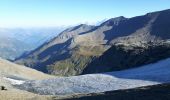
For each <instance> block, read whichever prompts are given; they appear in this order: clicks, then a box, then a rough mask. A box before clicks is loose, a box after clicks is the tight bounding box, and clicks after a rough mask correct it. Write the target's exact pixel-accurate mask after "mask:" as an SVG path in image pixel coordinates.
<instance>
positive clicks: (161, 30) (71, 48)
mask: <svg viewBox="0 0 170 100" xmlns="http://www.w3.org/2000/svg"><path fill="white" fill-rule="evenodd" d="M169 17H170V10H164V11H158V12H153V13H148V14H146V15H143V16H137V17H133V18H125V17H123V16H120V17H116V18H112V19H109V20H108V21H106V22H104V23H102V24H101V25H99V26H88V25H79V26H75V27H73V28H71V29H67V30H65V31H64V32H62V33H60V34H59V35H58V36H57V37H56V38H54V39H52V40H51V41H49V42H48V43H45V44H43V45H42V46H40V47H39V48H37V49H35V50H33V51H32V52H31V53H29V54H27V55H23V56H21V57H19V58H18V59H16V61H15V62H16V63H19V64H24V65H26V66H29V67H32V68H34V69H37V70H39V71H43V72H46V73H49V74H54V75H64V76H70V75H79V74H83V73H88V72H89V73H90V71H86V70H87V69H90V70H91V67H92V66H91V65H93V67H95V68H92V69H98V67H100V66H103V65H113V64H111V63H112V61H109V59H107V57H105V58H106V59H105V60H104V62H103V61H102V64H101V65H97V66H94V65H95V64H94V62H95V61H96V60H97V59H100V58H101V59H103V56H105V54H107V52H109V51H107V50H108V49H109V48H110V47H112V48H111V49H113V48H118V49H116V50H115V51H113V52H112V54H116V56H115V57H118V58H117V59H119V61H118V62H116V63H117V65H116V66H113V67H114V68H107V67H106V68H104V69H102V70H103V71H114V70H121V69H128V68H129V67H128V66H131V67H135V66H138V65H143V64H148V63H151V62H156V61H158V60H161V59H165V58H167V57H169V53H167V56H162V55H155V56H154V57H156V59H153V60H151V61H148V62H147V61H146V62H145V61H144V60H145V59H144V58H145V56H147V58H148V59H152V58H153V57H152V52H154V51H155V50H156V49H159V45H160V44H164V42H166V43H167V44H165V50H166V49H169V46H168V45H169V44H168V42H169V38H170V33H169V32H170V30H169V29H170V28H169V25H170V21H169V20H168V19H169ZM120 46H122V49H123V50H122V52H123V54H121V55H119V54H120V53H119V51H118V50H119V47H120ZM147 47H149V48H147ZM129 48H132V50H131V49H130V50H129ZM140 48H141V49H140ZM152 48H155V49H152ZM150 49H151V51H150ZM109 50H110V49H109ZM153 50H154V51H153ZM159 50H161V49H159ZM159 50H156V51H159ZM131 51H132V53H129V54H128V55H127V53H126V52H131ZM143 51H144V52H143ZM163 51H164V50H163ZM163 51H160V52H163ZM150 53H151V54H150ZM112 54H110V55H112ZM133 54H134V55H138V56H139V55H140V56H142V57H143V56H144V57H143V58H141V60H142V62H140V61H138V60H140V59H135V58H134V56H133ZM146 54H147V55H146ZM119 56H120V57H119ZM125 56H130V57H129V58H130V59H132V61H133V60H137V61H134V62H135V63H132V64H129V63H128V62H123V65H120V63H121V61H122V60H121V57H125ZM108 58H110V57H108ZM158 58H159V59H158ZM114 62H115V61H113V63H114ZM126 64H128V65H127V66H126ZM108 67H109V66H108ZM116 67H117V68H116ZM120 67H122V68H120ZM126 67H127V68H126ZM93 72H101V71H93V70H92V73H93Z"/></svg>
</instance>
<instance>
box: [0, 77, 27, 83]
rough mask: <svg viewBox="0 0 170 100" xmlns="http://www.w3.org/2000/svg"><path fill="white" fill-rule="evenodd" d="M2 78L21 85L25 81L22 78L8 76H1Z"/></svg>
mask: <svg viewBox="0 0 170 100" xmlns="http://www.w3.org/2000/svg"><path fill="white" fill-rule="evenodd" d="M3 79H4V80H7V81H9V82H10V83H11V84H12V85H21V84H23V83H24V82H25V81H23V80H16V79H12V78H8V77H3Z"/></svg>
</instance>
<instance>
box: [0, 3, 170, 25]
mask: <svg viewBox="0 0 170 100" xmlns="http://www.w3.org/2000/svg"><path fill="white" fill-rule="evenodd" d="M165 9H170V0H0V27H56V26H69V25H75V24H80V23H86V24H96V23H98V22H100V21H102V20H105V19H109V18H113V17H118V16H125V17H128V18H130V17H134V16H139V15H144V14H146V13H148V12H153V11H160V10H165Z"/></svg>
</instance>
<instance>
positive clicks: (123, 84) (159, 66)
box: [18, 58, 170, 95]
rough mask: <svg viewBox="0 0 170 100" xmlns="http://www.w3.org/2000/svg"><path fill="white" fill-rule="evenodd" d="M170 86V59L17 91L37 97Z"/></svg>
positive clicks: (39, 83) (48, 81)
mask: <svg viewBox="0 0 170 100" xmlns="http://www.w3.org/2000/svg"><path fill="white" fill-rule="evenodd" d="M168 82H170V58H169V59H166V60H162V61H160V62H157V63H154V64H149V65H145V66H141V67H139V68H135V69H129V70H125V71H117V72H110V73H101V74H89V75H81V76H72V77H61V78H55V79H46V80H39V81H29V82H25V83H24V84H21V85H19V86H18V87H19V88H20V89H24V90H27V91H30V92H35V93H39V94H48V95H49V94H50V95H65V94H75V93H94V92H104V91H111V90H119V89H129V88H135V87H141V86H148V85H155V84H161V83H168Z"/></svg>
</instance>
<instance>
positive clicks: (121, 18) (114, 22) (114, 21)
mask: <svg viewBox="0 0 170 100" xmlns="http://www.w3.org/2000/svg"><path fill="white" fill-rule="evenodd" d="M126 19H127V18H125V17H124V16H119V17H115V18H111V19H109V20H107V21H106V22H104V23H103V24H102V25H107V26H113V25H118V24H119V23H120V22H121V21H124V20H126Z"/></svg>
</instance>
